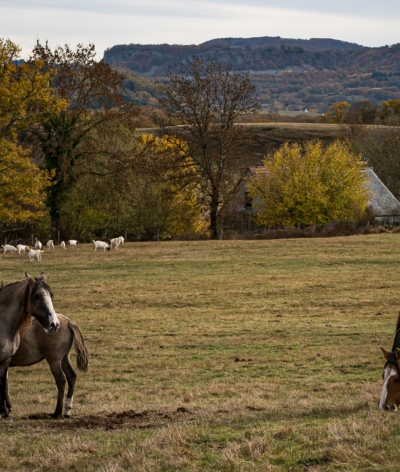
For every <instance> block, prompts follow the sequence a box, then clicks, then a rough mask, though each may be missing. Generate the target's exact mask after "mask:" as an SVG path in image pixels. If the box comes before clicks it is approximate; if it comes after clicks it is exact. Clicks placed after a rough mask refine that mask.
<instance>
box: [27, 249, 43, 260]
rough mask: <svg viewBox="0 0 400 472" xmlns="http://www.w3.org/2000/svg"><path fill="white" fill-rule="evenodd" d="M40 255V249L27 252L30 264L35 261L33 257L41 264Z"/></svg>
mask: <svg viewBox="0 0 400 472" xmlns="http://www.w3.org/2000/svg"><path fill="white" fill-rule="evenodd" d="M42 254H43V251H42V250H41V249H31V250H30V251H29V252H28V256H29V260H30V261H31V262H33V261H34V260H35V257H36V259H37V261H38V262H41V260H42Z"/></svg>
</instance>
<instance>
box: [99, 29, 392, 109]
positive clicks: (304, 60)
mask: <svg viewBox="0 0 400 472" xmlns="http://www.w3.org/2000/svg"><path fill="white" fill-rule="evenodd" d="M193 55H201V56H202V57H203V58H204V59H207V60H209V59H215V60H217V61H218V62H229V63H230V64H231V65H232V70H234V71H250V73H251V75H252V80H253V82H254V83H255V85H256V87H257V92H256V94H257V97H258V99H259V100H260V102H261V103H263V105H264V106H265V107H266V108H267V109H268V110H269V111H279V110H301V109H302V108H307V109H308V110H310V111H316V112H320V113H322V112H324V111H325V110H326V108H327V107H328V106H330V105H331V104H332V103H335V102H337V101H343V100H345V101H348V102H349V103H354V102H356V101H360V100H370V101H373V102H380V101H382V100H387V99H397V98H400V44H396V45H393V46H383V47H379V48H366V47H362V46H359V45H355V44H351V43H346V42H343V41H336V40H330V39H312V40H292V39H282V38H250V39H235V38H227V39H215V40H211V41H208V42H206V43H203V44H200V45H190V46H182V45H168V44H162V45H138V44H131V45H119V46H114V47H112V48H110V49H108V50H106V51H105V53H104V59H105V60H106V62H108V63H109V64H110V65H111V66H112V67H114V68H118V69H123V70H126V71H130V72H132V73H134V74H136V75H139V76H145V77H147V78H149V79H151V78H157V77H165V76H166V74H167V71H168V68H169V67H170V66H171V67H172V68H174V66H175V65H177V64H179V63H181V62H183V61H185V60H186V59H187V58H189V57H191V56H193ZM148 93H150V94H151V95H152V92H148Z"/></svg>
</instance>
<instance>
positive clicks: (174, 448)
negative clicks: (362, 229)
mask: <svg viewBox="0 0 400 472" xmlns="http://www.w3.org/2000/svg"><path fill="white" fill-rule="evenodd" d="M0 265H1V277H0V280H3V281H4V282H12V281H16V280H20V279H22V278H23V276H24V275H23V271H24V270H27V271H28V272H29V273H30V274H31V275H34V276H37V275H38V274H39V272H40V271H41V270H42V269H44V270H45V271H46V273H47V278H48V282H49V283H50V285H51V287H52V289H53V291H54V293H55V299H54V305H55V307H56V310H57V311H58V312H60V313H63V314H64V315H66V316H68V317H70V318H71V319H73V320H74V321H76V322H77V323H78V324H79V325H80V327H81V329H82V331H83V333H84V335H85V338H86V342H87V346H88V348H89V351H90V354H91V365H90V370H89V372H88V373H87V374H80V375H79V376H78V381H77V387H76V392H75V398H74V408H73V410H72V415H73V417H72V419H69V420H64V419H58V420H51V419H50V418H49V415H50V414H51V413H52V412H53V410H54V407H55V402H56V389H55V385H54V383H53V378H52V376H51V373H50V371H49V369H48V367H47V365H46V364H45V363H42V364H40V365H36V366H33V367H30V368H13V369H12V370H11V371H10V393H11V398H12V401H13V407H14V408H13V412H12V418H13V419H12V420H11V421H4V420H0V421H1V427H0V443H1V448H0V470H1V471H12V470H29V471H34V470H48V471H65V470H75V471H82V470H85V471H86V472H91V471H107V472H111V471H120V470H134V471H149V472H150V471H240V472H241V471H254V470H260V471H269V470H271V471H281V470H291V471H302V470H310V471H311V470H312V471H329V470H343V471H395V470H398V468H399V463H400V449H399V447H398V444H399V440H400V425H399V419H398V417H397V415H396V414H393V413H382V412H378V410H377V402H378V398H379V395H380V388H381V372H382V368H383V357H382V354H381V351H380V349H379V346H381V345H382V346H384V347H386V348H387V349H390V348H391V345H392V341H393V333H394V328H395V323H396V319H397V315H398V312H399V309H400V303H399V286H400V270H399V266H400V234H382V235H369V236H356V237H347V238H331V239H308V240H304V239H303V240H271V241H215V242H211V241H199V242H167V243H127V244H125V245H124V246H122V247H121V248H120V249H118V250H117V251H113V252H105V253H103V252H102V251H100V252H97V253H94V252H93V247H92V245H80V246H78V247H77V248H72V249H68V250H65V251H63V250H62V249H60V248H59V247H56V249H55V251H52V252H48V251H47V250H46V251H45V254H44V255H43V259H42V263H36V262H35V263H30V262H29V260H28V257H27V256H26V255H25V256H22V255H21V256H18V255H15V254H12V255H11V254H7V255H6V256H5V257H4V256H1V257H0ZM73 363H74V364H75V359H73Z"/></svg>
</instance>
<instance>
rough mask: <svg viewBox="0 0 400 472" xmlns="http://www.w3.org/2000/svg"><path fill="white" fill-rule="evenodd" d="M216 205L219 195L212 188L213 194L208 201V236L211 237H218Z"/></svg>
mask: <svg viewBox="0 0 400 472" xmlns="http://www.w3.org/2000/svg"><path fill="white" fill-rule="evenodd" d="M218 205H219V195H218V192H217V191H216V190H215V189H214V192H213V195H212V196H211V203H210V237H211V239H218Z"/></svg>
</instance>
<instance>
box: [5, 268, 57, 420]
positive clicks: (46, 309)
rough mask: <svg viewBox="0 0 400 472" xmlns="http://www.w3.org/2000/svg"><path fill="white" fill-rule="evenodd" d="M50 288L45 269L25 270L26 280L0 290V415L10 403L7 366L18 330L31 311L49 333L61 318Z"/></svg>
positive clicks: (7, 413)
mask: <svg viewBox="0 0 400 472" xmlns="http://www.w3.org/2000/svg"><path fill="white" fill-rule="evenodd" d="M52 298H53V292H52V291H51V289H50V287H49V286H48V285H47V283H46V276H45V274H44V272H42V274H41V275H40V277H39V278H33V277H31V276H30V275H28V274H27V273H26V272H25V280H22V281H21V282H15V283H12V284H9V285H6V286H5V287H3V288H2V290H0V415H1V416H3V417H4V418H8V417H9V415H10V410H11V404H10V400H9V397H8V383H7V376H8V367H9V365H10V362H11V357H12V356H13V355H14V354H15V353H16V351H17V349H18V346H19V342H20V336H19V330H20V329H21V327H22V326H23V324H24V322H25V323H26V322H27V321H29V317H28V314H30V315H32V316H33V317H34V318H36V319H37V321H38V322H39V323H40V324H41V325H42V326H43V328H44V329H45V330H47V331H48V332H49V333H52V332H55V331H57V329H58V328H59V326H60V321H59V319H58V318H57V315H56V312H55V311H54V307H53V302H52Z"/></svg>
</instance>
